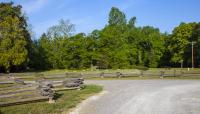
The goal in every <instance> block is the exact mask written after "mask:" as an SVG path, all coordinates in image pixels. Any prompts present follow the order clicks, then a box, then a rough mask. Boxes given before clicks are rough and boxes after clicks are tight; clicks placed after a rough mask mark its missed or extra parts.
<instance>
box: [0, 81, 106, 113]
mask: <svg viewBox="0 0 200 114" xmlns="http://www.w3.org/2000/svg"><path fill="white" fill-rule="evenodd" d="M102 89H103V88H102V87H101V86H96V85H86V86H85V88H84V89H82V90H68V91H60V92H57V94H56V96H55V99H56V103H53V104H49V103H48V102H39V103H30V104H23V105H16V106H9V107H0V114H56V113H57V114H60V113H62V112H63V111H66V112H67V111H68V110H69V109H71V108H73V107H75V106H76V105H77V104H78V103H80V102H81V101H82V100H84V99H86V98H88V97H89V96H91V95H94V94H95V93H98V92H100V91H102Z"/></svg>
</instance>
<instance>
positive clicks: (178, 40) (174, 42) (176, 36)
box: [168, 23, 195, 63]
mask: <svg viewBox="0 0 200 114" xmlns="http://www.w3.org/2000/svg"><path fill="white" fill-rule="evenodd" d="M194 25H195V23H188V24H187V23H181V24H180V25H179V26H178V27H176V28H175V29H174V30H173V33H172V36H171V39H170V45H169V46H168V48H169V50H170V52H171V54H172V58H171V61H172V62H174V63H181V62H182V61H186V60H184V54H185V52H186V50H188V47H189V46H190V44H189V43H190V41H191V40H192V33H193V28H194ZM190 49H191V48H190ZM189 52H191V51H190V50H189ZM187 56H188V55H187Z"/></svg>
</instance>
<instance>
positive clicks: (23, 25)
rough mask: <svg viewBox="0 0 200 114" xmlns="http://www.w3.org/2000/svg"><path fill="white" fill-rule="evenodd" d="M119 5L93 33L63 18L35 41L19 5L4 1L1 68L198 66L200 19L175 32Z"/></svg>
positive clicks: (0, 18) (0, 8)
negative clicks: (78, 30)
mask: <svg viewBox="0 0 200 114" xmlns="http://www.w3.org/2000/svg"><path fill="white" fill-rule="evenodd" d="M136 22H137V20H136V17H135V16H132V17H131V18H130V19H129V20H128V19H127V18H126V15H125V14H124V13H123V12H122V11H120V10H119V9H118V8H116V7H112V8H111V10H110V12H109V18H108V24H107V25H106V26H105V27H104V28H103V29H101V30H97V29H95V30H93V31H92V32H91V33H89V34H85V33H77V34H74V31H75V25H74V24H72V23H70V21H69V20H64V19H61V20H60V21H59V22H58V24H56V25H52V26H51V27H50V28H49V29H48V30H47V32H46V33H43V34H42V35H41V37H40V38H39V39H37V40H35V41H32V40H31V38H30V33H29V31H28V26H27V21H26V18H24V15H23V14H22V12H21V6H20V5H17V6H14V5H13V3H0V72H5V71H8V72H9V71H12V69H13V71H17V70H16V69H23V70H28V69H29V70H30V69H33V70H45V69H65V68H66V69H86V68H91V67H93V66H96V68H99V69H122V68H141V67H153V68H155V67H165V66H170V67H180V63H181V62H182V63H183V66H184V67H191V61H192V60H191V42H192V41H193V42H196V44H195V45H194V61H195V67H198V66H199V65H200V61H199V59H200V51H198V50H199V49H200V23H197V22H192V23H181V24H180V25H179V26H177V27H175V28H174V30H173V32H172V33H171V34H168V33H161V32H160V30H159V29H158V28H155V27H152V26H142V27H141V26H136Z"/></svg>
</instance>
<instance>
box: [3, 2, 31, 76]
mask: <svg viewBox="0 0 200 114" xmlns="http://www.w3.org/2000/svg"><path fill="white" fill-rule="evenodd" d="M21 8H22V7H21V6H20V5H17V6H14V5H13V3H12V2H10V3H0V66H2V67H3V68H4V69H5V70H6V71H7V72H10V70H11V69H12V68H13V67H17V66H20V65H23V64H26V63H27V62H28V50H27V47H28V44H29V43H30V37H29V36H30V35H29V33H28V30H27V23H26V19H25V18H24V15H23V14H22V13H21Z"/></svg>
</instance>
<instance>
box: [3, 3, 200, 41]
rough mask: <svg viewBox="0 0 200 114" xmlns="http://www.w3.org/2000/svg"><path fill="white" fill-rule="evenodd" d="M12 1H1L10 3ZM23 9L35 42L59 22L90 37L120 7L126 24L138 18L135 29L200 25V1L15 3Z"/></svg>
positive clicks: (162, 29) (171, 28)
mask: <svg viewBox="0 0 200 114" xmlns="http://www.w3.org/2000/svg"><path fill="white" fill-rule="evenodd" d="M9 1H11V0H0V2H9ZM12 1H13V2H14V3H15V4H20V5H22V7H23V12H25V14H26V16H27V17H28V23H29V24H31V25H32V29H33V31H34V33H35V38H39V37H40V35H41V34H42V33H44V32H46V31H47V29H48V28H49V27H51V26H53V25H56V24H58V21H59V20H60V19H64V20H70V22H71V23H73V24H75V29H76V33H80V32H84V33H86V34H87V33H90V32H92V31H93V30H94V29H102V28H103V27H104V26H105V25H106V24H107V23H108V14H109V11H110V9H111V8H112V7H117V8H119V9H120V10H121V11H123V12H124V13H125V14H126V18H127V20H129V19H130V18H131V17H133V16H136V17H137V23H136V26H145V25H150V26H154V27H156V28H159V29H160V31H161V32H168V33H171V32H172V30H173V28H174V27H176V26H178V25H179V24H180V23H181V22H200V13H199V12H200V0H12Z"/></svg>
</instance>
